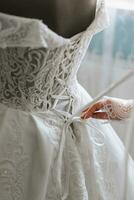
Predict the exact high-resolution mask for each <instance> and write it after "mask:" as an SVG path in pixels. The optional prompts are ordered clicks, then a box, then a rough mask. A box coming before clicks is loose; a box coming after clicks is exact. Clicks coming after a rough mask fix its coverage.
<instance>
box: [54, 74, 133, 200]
mask: <svg viewBox="0 0 134 200" xmlns="http://www.w3.org/2000/svg"><path fill="white" fill-rule="evenodd" d="M133 75H134V70H132V71H131V72H129V73H128V74H127V75H125V76H124V77H123V78H121V79H120V80H119V81H117V82H115V83H113V84H111V85H110V86H109V87H108V88H106V90H104V91H103V92H101V93H100V94H99V95H98V96H97V97H96V98H95V99H94V100H93V101H91V102H90V104H88V105H86V106H84V108H82V109H81V110H80V111H79V112H78V113H77V114H74V115H71V116H70V117H69V116H68V113H67V115H66V112H63V111H58V110H56V109H54V108H53V109H52V110H53V112H55V113H56V114H58V115H62V117H63V116H64V126H63V130H62V135H61V140H60V148H59V153H58V158H57V185H56V187H57V191H60V200H66V199H67V196H68V194H69V176H70V162H69V152H68V151H67V150H66V151H65V152H66V159H67V162H66V163H67V164H66V180H65V185H64V187H62V183H61V172H62V157H63V151H64V145H65V140H66V137H67V134H68V133H69V132H70V131H71V127H70V125H71V124H72V123H73V122H81V123H84V124H85V121H83V120H81V118H80V117H79V113H81V112H82V111H83V110H84V109H85V108H87V107H89V106H90V105H91V104H93V103H95V102H96V101H98V100H99V99H100V98H102V97H103V96H105V95H106V94H107V93H109V92H110V91H112V90H113V89H114V88H116V87H117V86H119V85H120V84H121V83H123V82H124V81H126V80H127V79H128V78H130V77H131V76H133ZM86 124H87V125H88V126H90V127H91V128H94V129H96V131H98V132H99V134H101V136H103V137H104V134H103V133H102V132H101V131H100V130H98V128H97V127H95V126H94V125H92V123H91V124H89V123H86ZM93 142H95V141H93ZM95 144H96V145H103V144H104V143H103V142H102V143H96V142H95ZM126 162H128V159H126ZM124 168H125V170H124V171H126V168H127V164H126V163H124ZM126 178H127V177H125V180H124V185H126V180H127V179H126ZM63 188H64V189H63Z"/></svg>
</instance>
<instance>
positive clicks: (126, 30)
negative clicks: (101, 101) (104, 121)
mask: <svg viewBox="0 0 134 200" xmlns="http://www.w3.org/2000/svg"><path fill="white" fill-rule="evenodd" d="M121 1H122V3H120V2H121ZM111 2H112V3H111ZM110 3H111V4H110ZM108 4H109V5H110V7H108V13H109V16H110V26H109V27H108V28H107V30H105V31H103V32H102V33H99V34H97V35H96V36H94V37H93V39H92V42H91V44H90V46H89V50H88V52H87V54H86V56H85V59H84V62H83V63H82V66H81V68H80V70H79V72H78V79H79V82H80V83H81V84H82V85H83V86H84V87H85V89H86V90H87V91H88V93H90V94H91V95H92V96H93V97H94V96H96V95H97V94H98V93H99V92H100V91H102V90H103V89H104V88H106V86H108V85H109V84H110V83H111V82H113V81H115V80H118V79H119V78H120V77H122V76H123V75H124V74H125V73H127V72H128V71H129V70H131V69H132V68H133V69H134V4H133V2H132V0H129V1H128V0H119V1H118V0H113V1H110V0H108ZM124 5H125V6H124ZM111 6H112V7H111ZM109 96H114V97H119V98H126V99H128V98H129V99H134V77H132V78H131V79H130V80H129V81H127V82H125V83H123V84H122V85H121V86H120V87H118V88H117V89H116V90H114V91H113V92H112V93H110V94H109ZM127 124H128V121H126V122H125V123H124V122H123V123H118V122H116V123H112V125H113V126H114V128H115V129H116V130H117V133H118V134H119V136H120V137H121V139H122V140H123V141H125V137H126V130H127ZM133 144H134V134H133V137H132V145H131V150H130V153H131V155H132V156H133V158H134V148H133V146H134V145H133Z"/></svg>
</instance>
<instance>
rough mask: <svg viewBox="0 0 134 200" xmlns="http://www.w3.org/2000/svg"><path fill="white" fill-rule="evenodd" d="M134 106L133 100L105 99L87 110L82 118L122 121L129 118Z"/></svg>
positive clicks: (82, 114)
mask: <svg viewBox="0 0 134 200" xmlns="http://www.w3.org/2000/svg"><path fill="white" fill-rule="evenodd" d="M133 105H134V101H133V100H124V99H119V98H111V97H104V98H103V99H101V100H99V101H97V102H96V103H94V104H92V105H91V106H89V107H88V108H87V109H85V110H84V111H83V112H82V113H81V118H82V119H88V118H96V119H102V120H105V119H106V120H108V119H111V120H122V119H125V118H128V117H129V115H130V113H131V110H132V108H133Z"/></svg>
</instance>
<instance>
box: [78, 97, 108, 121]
mask: <svg viewBox="0 0 134 200" xmlns="http://www.w3.org/2000/svg"><path fill="white" fill-rule="evenodd" d="M103 107H104V102H103V101H98V102H96V103H95V104H93V105H91V106H90V107H88V108H87V109H85V110H84V111H83V112H82V114H81V118H82V119H87V118H90V117H92V116H93V114H94V113H95V112H96V111H98V110H100V109H102V108H103Z"/></svg>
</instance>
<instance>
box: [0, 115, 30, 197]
mask: <svg viewBox="0 0 134 200" xmlns="http://www.w3.org/2000/svg"><path fill="white" fill-rule="evenodd" d="M0 114H1V113H0ZM10 124H11V125H12V126H13V127H14V132H12V133H11V132H9V131H8V128H7V133H5V132H4V133H3V132H2V130H1V134H0V137H1V139H2V141H4V144H3V143H0V198H1V199H3V200H7V199H8V200H23V199H24V198H25V194H26V190H27V189H26V186H27V184H26V180H27V172H28V171H29V170H30V168H31V157H30V155H28V154H27V153H26V152H25V150H24V143H23V138H22V133H21V130H20V127H19V125H18V123H16V122H15V121H14V120H13V119H12V121H10Z"/></svg>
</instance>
